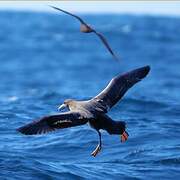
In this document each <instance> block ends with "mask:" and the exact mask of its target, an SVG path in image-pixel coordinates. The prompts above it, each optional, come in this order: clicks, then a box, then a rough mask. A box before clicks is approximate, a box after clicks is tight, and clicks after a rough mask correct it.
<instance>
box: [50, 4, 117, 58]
mask: <svg viewBox="0 0 180 180" xmlns="http://www.w3.org/2000/svg"><path fill="white" fill-rule="evenodd" d="M50 7H52V8H54V9H56V10H58V11H61V12H63V13H65V14H68V15H70V16H73V17H74V18H76V19H77V20H78V21H80V23H81V25H80V31H81V32H83V33H91V32H93V33H95V34H96V35H97V36H98V37H99V38H100V39H101V41H102V42H103V44H104V45H105V47H106V48H107V49H108V51H109V52H110V53H111V55H112V56H113V57H114V58H115V59H116V60H119V58H118V57H117V56H116V55H115V54H114V52H113V51H112V49H111V47H110V46H109V44H108V42H107V40H106V39H105V37H104V36H103V35H102V34H101V33H99V32H97V31H96V30H95V29H93V28H92V27H91V26H90V25H88V24H87V23H85V22H84V20H82V19H81V18H80V17H79V16H77V15H74V14H72V13H70V12H67V11H65V10H63V9H60V8H57V7H54V6H50Z"/></svg>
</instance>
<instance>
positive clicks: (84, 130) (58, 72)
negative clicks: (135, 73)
mask: <svg viewBox="0 0 180 180" xmlns="http://www.w3.org/2000/svg"><path fill="white" fill-rule="evenodd" d="M82 16H83V17H84V19H85V20H87V21H88V22H89V23H90V24H92V25H93V27H96V29H97V30H98V31H100V32H102V33H103V34H104V35H105V36H106V38H107V39H108V41H109V44H110V45H111V47H112V49H113V50H114V51H115V52H116V53H117V54H118V55H119V57H120V59H121V61H120V62H119V63H117V62H116V61H114V60H113V58H112V57H111V55H110V54H109V53H108V51H107V50H106V49H105V48H104V46H103V44H102V43H101V42H100V40H99V39H98V38H97V37H96V36H95V35H94V34H82V33H80V32H79V24H78V22H77V21H76V20H74V19H72V18H71V17H69V16H65V15H60V14H48V13H33V12H32V13H30V12H28V13H27V12H16V11H15V12H8V11H1V12H0V27H1V28H0V77H1V78H0V79H1V83H0V107H1V110H0V124H1V125H0V135H1V141H0V179H1V180H4V179H7V180H9V179H10V180H11V179H12V180H13V179H22V180H24V179H28V180H30V179H33V180H34V179H53V180H54V179H60V180H61V179H62V180H64V179H65V180H66V179H67V180H69V179H125V180H126V179H168V180H169V179H173V180H174V179H179V177H180V128H179V127H180V93H179V89H180V83H179V79H180V19H179V18H175V17H174V18H173V17H171V18H170V17H158V16H154V17H153V16H143V15H141V16H133V15H131V16H130V15H88V14H87V15H82ZM144 65H150V66H151V72H150V73H149V75H148V76H147V78H145V79H144V80H143V81H141V82H140V83H138V84H137V85H135V86H134V87H133V88H132V89H130V90H129V91H128V92H127V93H126V94H125V96H124V98H123V99H122V100H121V101H120V102H119V103H118V104H117V105H116V106H114V107H113V108H112V109H111V111H110V112H109V113H108V114H109V115H110V116H111V117H112V118H113V119H115V120H124V121H126V123H127V126H128V132H129V135H130V136H129V140H128V141H127V142H126V143H123V144H122V143H121V142H120V137H119V136H117V135H115V136H111V135H109V134H107V133H106V132H103V133H102V134H103V137H102V139H103V148H102V151H101V153H100V154H99V155H98V156H97V157H96V158H94V157H91V155H90V153H91V152H92V150H94V148H95V147H96V145H97V143H98V136H97V133H96V132H95V131H94V130H93V129H91V128H90V127H89V126H88V125H84V126H78V127H74V128H69V129H63V130H59V131H57V132H54V133H50V134H46V135H40V136H25V135H22V134H20V133H18V132H17V131H16V128H18V127H20V126H22V125H24V124H26V123H28V122H31V121H32V120H34V119H37V118H39V117H42V116H44V115H48V114H53V113H57V107H58V105H59V104H61V103H63V101H64V100H65V99H67V98H74V99H78V100H83V99H89V98H91V97H93V96H95V95H97V94H98V93H99V92H100V91H101V90H102V89H103V88H105V87H106V85H107V83H108V82H109V81H110V80H111V79H112V77H114V76H115V75H117V74H119V73H123V72H126V71H128V70H132V69H134V68H137V67H141V66H144Z"/></svg>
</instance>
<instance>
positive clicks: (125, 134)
mask: <svg viewBox="0 0 180 180" xmlns="http://www.w3.org/2000/svg"><path fill="white" fill-rule="evenodd" d="M128 136H129V134H128V132H127V131H124V132H123V133H122V134H121V142H125V141H127V139H128Z"/></svg>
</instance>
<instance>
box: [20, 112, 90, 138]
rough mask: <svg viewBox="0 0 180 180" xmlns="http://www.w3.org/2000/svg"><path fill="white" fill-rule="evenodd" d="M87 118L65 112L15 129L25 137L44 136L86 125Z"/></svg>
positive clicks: (79, 114) (76, 113) (75, 113)
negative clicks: (52, 132)
mask: <svg viewBox="0 0 180 180" xmlns="http://www.w3.org/2000/svg"><path fill="white" fill-rule="evenodd" d="M87 122H88V118H87V117H84V116H83V115H82V114H81V113H79V112H72V111H69V112H65V113H60V114H57V115H51V116H45V117H42V118H41V119H39V120H37V121H33V122H31V123H29V124H27V125H24V126H22V127H20V128H19V129H17V131H19V132H21V133H22V134H26V135H33V134H44V133H47V132H50V131H54V130H57V129H62V128H68V127H73V126H79V125H83V124H86V123H87Z"/></svg>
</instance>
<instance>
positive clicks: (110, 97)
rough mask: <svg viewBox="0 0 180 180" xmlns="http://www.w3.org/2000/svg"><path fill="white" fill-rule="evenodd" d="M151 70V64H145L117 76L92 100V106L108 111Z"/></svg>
mask: <svg viewBox="0 0 180 180" xmlns="http://www.w3.org/2000/svg"><path fill="white" fill-rule="evenodd" d="M149 71H150V66H145V67H142V68H139V69H135V70H132V71H130V72H127V73H125V74H123V75H118V76H116V77H115V78H113V79H112V80H111V81H110V83H109V84H108V86H107V87H106V88H105V89H104V90H103V91H102V92H101V93H100V94H98V95H97V96H96V97H94V98H93V99H92V100H91V101H90V103H92V105H91V106H92V107H93V106H94V107H95V108H97V107H98V108H100V109H102V111H104V112H105V111H106V112H107V110H108V109H109V108H111V107H112V106H114V105H115V104H116V103H117V102H118V101H119V100H120V99H121V98H122V97H123V95H124V94H125V93H126V91H127V90H128V89H129V88H131V87H132V86H133V85H134V84H136V83H137V82H139V81H140V80H142V79H143V78H145V77H146V75H147V74H148V73H149ZM101 107H102V108H101Z"/></svg>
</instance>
